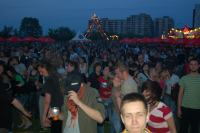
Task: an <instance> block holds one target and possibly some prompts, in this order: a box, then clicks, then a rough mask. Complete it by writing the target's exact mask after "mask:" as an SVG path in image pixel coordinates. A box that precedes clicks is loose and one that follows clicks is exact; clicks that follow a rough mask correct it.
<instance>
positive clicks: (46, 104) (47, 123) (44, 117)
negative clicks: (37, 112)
mask: <svg viewBox="0 0 200 133" xmlns="http://www.w3.org/2000/svg"><path fill="white" fill-rule="evenodd" d="M50 102H51V95H50V94H49V93H45V97H44V112H43V115H42V121H43V125H44V126H45V127H48V126H50V121H49V120H48V118H47V115H48V111H49V106H50Z"/></svg>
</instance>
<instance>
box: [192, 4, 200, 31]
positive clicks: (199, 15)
mask: <svg viewBox="0 0 200 133" xmlns="http://www.w3.org/2000/svg"><path fill="white" fill-rule="evenodd" d="M193 27H194V28H197V27H200V4H196V5H195V9H194V11H193Z"/></svg>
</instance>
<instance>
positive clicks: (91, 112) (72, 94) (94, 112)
mask: <svg viewBox="0 0 200 133" xmlns="http://www.w3.org/2000/svg"><path fill="white" fill-rule="evenodd" d="M68 97H69V99H70V100H73V101H74V103H75V104H76V105H78V106H79V108H81V109H82V110H83V111H84V112H85V113H86V114H87V115H88V116H89V117H90V118H92V119H93V120H95V121H97V122H98V123H102V122H103V121H104V118H103V116H102V115H101V113H100V112H99V111H98V110H95V109H93V108H91V107H89V106H88V105H86V104H84V103H83V102H82V101H80V100H79V99H78V96H77V93H76V92H74V91H69V92H68Z"/></svg>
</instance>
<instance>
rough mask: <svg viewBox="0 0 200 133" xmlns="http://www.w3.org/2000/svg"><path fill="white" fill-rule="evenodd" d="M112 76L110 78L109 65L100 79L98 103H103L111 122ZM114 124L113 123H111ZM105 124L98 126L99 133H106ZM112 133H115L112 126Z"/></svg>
mask: <svg viewBox="0 0 200 133" xmlns="http://www.w3.org/2000/svg"><path fill="white" fill-rule="evenodd" d="M111 81H112V80H111V76H110V68H109V66H108V65H105V66H104V68H103V75H102V76H100V77H99V78H98V82H99V88H98V91H99V94H100V97H99V98H98V101H99V102H101V103H102V104H103V105H104V107H105V111H106V112H105V115H106V117H107V118H109V121H111V116H112V114H111V113H112V99H111V89H112V85H111ZM111 123H112V122H111ZM103 125H104V123H103V124H98V133H104V126H103ZM110 127H111V128H110V133H113V128H112V125H111V126H110Z"/></svg>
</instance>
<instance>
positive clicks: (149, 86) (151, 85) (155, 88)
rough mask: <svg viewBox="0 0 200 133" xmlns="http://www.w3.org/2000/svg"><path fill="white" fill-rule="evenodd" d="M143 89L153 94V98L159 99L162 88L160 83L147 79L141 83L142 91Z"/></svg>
mask: <svg viewBox="0 0 200 133" xmlns="http://www.w3.org/2000/svg"><path fill="white" fill-rule="evenodd" d="M144 90H149V91H151V93H152V94H153V95H154V96H153V97H154V100H158V101H159V100H160V98H161V95H162V89H161V87H160V84H159V83H158V82H156V81H151V80H147V81H145V82H144V83H143V85H142V92H143V91H144Z"/></svg>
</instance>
